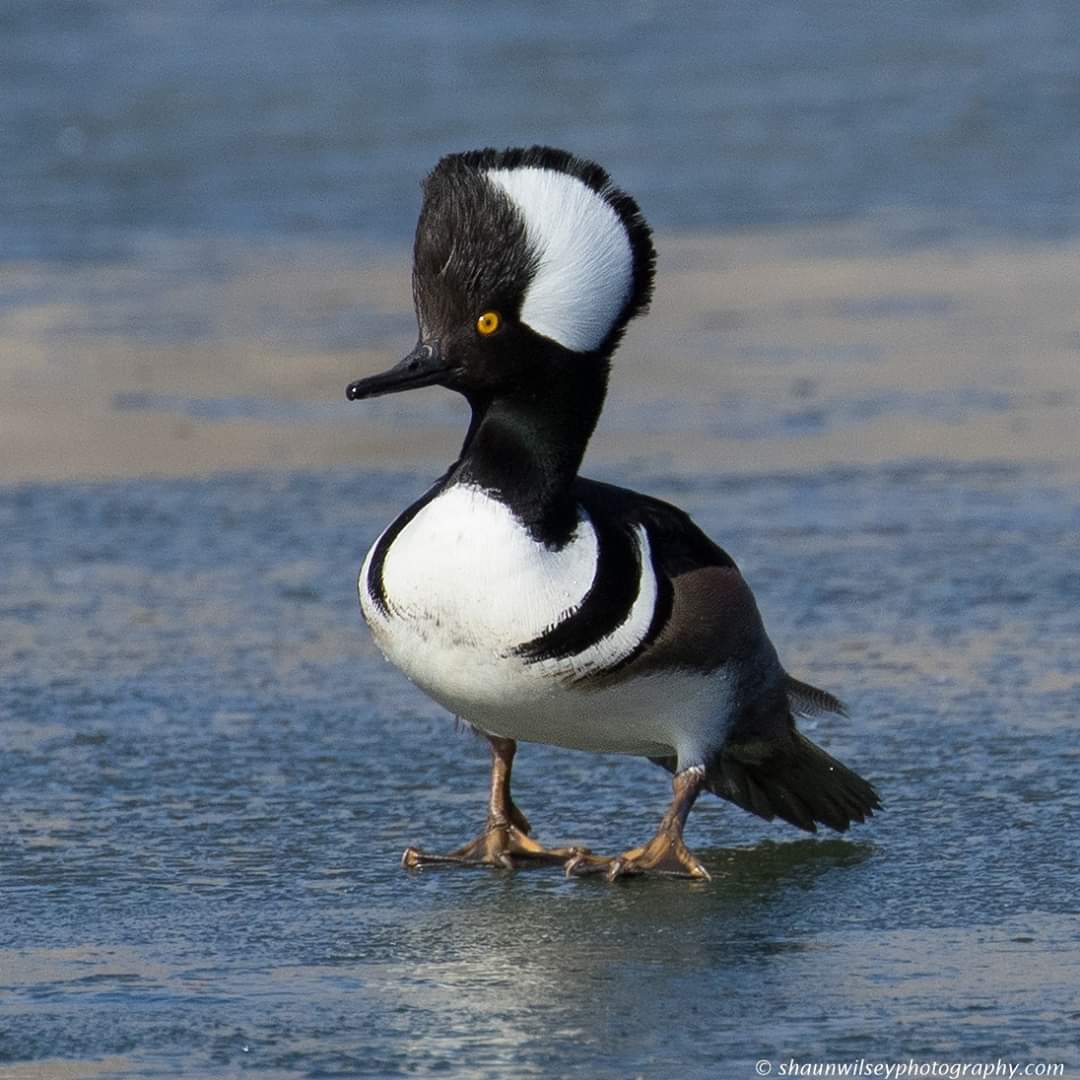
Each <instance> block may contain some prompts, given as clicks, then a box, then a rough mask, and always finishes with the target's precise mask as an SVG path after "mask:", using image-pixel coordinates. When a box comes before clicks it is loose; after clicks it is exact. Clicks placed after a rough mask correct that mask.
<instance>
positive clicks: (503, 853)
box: [401, 823, 587, 870]
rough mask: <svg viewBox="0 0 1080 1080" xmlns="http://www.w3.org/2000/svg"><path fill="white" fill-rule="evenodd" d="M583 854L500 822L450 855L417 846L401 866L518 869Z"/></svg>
mask: <svg viewBox="0 0 1080 1080" xmlns="http://www.w3.org/2000/svg"><path fill="white" fill-rule="evenodd" d="M584 854H587V851H586V849H585V848H574V847H565V848H546V847H544V845H543V844H539V843H537V842H536V841H535V840H533V839H531V838H530V837H529V836H528V834H527V833H525V832H524V831H523V830H522V829H520V828H518V826H517V825H511V824H507V823H498V824H494V825H491V826H490V827H489V828H488V829H487V830H486V831H484V832H483V833H481V834H480V835H479V836H478V837H477V838H476V839H475V840H473V841H471V842H470V843H468V844H465V845H464V846H462V847H459V848H457V849H456V850H455V851H451V852H450V853H449V854H447V855H436V854H431V853H428V852H425V851H421V850H420V849H419V848H415V847H410V848H406V849H405V853H404V854H403V855H402V856H401V865H402V866H404V867H405V868H406V869H408V870H421V869H423V868H424V867H426V866H493V867H496V868H497V869H503V870H516V869H518V868H519V867H523V866H542V865H548V864H551V863H565V862H566V861H567V860H568V859H574V858H576V857H578V856H580V855H584Z"/></svg>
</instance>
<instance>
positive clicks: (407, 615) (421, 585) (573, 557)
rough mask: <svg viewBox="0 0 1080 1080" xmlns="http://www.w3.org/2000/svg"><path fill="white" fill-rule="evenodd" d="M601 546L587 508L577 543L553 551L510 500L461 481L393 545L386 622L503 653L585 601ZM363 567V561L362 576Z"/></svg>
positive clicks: (443, 641) (430, 638) (386, 575)
mask: <svg viewBox="0 0 1080 1080" xmlns="http://www.w3.org/2000/svg"><path fill="white" fill-rule="evenodd" d="M596 555H597V543H596V533H595V531H594V530H593V527H592V525H591V524H590V522H589V521H588V519H587V518H586V517H585V516H584V515H582V517H581V519H580V520H579V522H578V527H577V531H576V532H575V533H574V535H573V537H572V538H571V540H570V542H569V543H568V544H567V545H565V546H564V547H563V548H562V549H561V550H559V551H550V550H548V549H547V548H545V547H544V546H543V545H542V544H538V543H537V542H536V541H535V540H534V539H533V538H532V537H531V536H530V535H529V533H528V532H527V531H526V529H525V527H524V526H523V525H522V524H521V523H520V522H519V521H517V519H516V518H515V517H514V516H513V514H512V513H511V512H510V510H509V509H508V508H507V507H506V506H505V505H504V504H503V503H501V502H499V501H498V500H497V499H493V498H491V497H490V496H488V495H486V494H485V493H484V492H483V491H481V490H480V489H478V488H474V487H469V486H466V485H454V486H452V487H450V488H448V489H447V490H446V491H445V492H443V493H442V494H441V495H439V496H438V497H437V498H435V499H433V500H432V501H431V502H429V503H428V504H427V505H426V506H425V507H424V508H423V509H422V510H420V512H419V513H418V514H417V515H416V516H415V517H414V518H413V519H412V521H410V522H409V524H408V525H406V526H405V528H404V529H402V531H401V532H400V533H399V534H398V536H397V537H396V538H395V539H394V542H393V544H391V545H390V550H389V551H388V552H387V554H386V558H385V560H384V562H383V591H384V593H385V595H386V599H387V607H388V608H389V612H390V619H389V621H390V622H398V623H402V624H406V625H408V626H410V627H411V628H412V633H413V634H415V635H416V636H417V637H418V638H420V639H423V640H424V641H426V642H427V644H428V648H429V649H432V650H437V649H439V648H447V647H453V648H466V649H469V650H474V651H476V652H477V653H490V654H492V655H496V654H501V653H503V652H505V651H506V650H507V649H508V648H510V647H512V646H514V645H516V644H520V643H522V642H525V641H529V640H530V639H532V638H534V637H537V636H539V635H540V634H542V633H543V632H544V631H545V630H546V629H548V628H549V627H550V626H552V625H553V624H554V623H556V622H558V621H559V619H560V618H561V617H562V616H563V615H565V614H566V612H567V611H569V610H571V609H573V608H574V607H576V606H577V605H578V604H579V603H580V602H581V600H582V598H583V597H584V596H585V594H586V592H588V590H589V586H590V585H591V584H592V579H593V575H594V573H595V570H596ZM366 571H367V567H366V565H365V569H364V573H363V574H362V575H361V577H362V578H364V577H366ZM364 591H365V590H363V589H361V595H362V597H363V593H364ZM364 599H365V601H366V599H367V598H364ZM369 606H370V604H366V606H365V608H364V614H365V616H366V617H367V618H368V620H369V622H370V621H372V614H371V612H369V611H368V607H369Z"/></svg>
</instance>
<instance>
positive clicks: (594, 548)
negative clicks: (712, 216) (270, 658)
mask: <svg viewBox="0 0 1080 1080" xmlns="http://www.w3.org/2000/svg"><path fill="white" fill-rule="evenodd" d="M654 263H655V253H654V251H653V246H652V240H651V234H650V230H649V227H648V225H647V224H646V223H645V220H644V218H643V217H642V216H641V213H640V211H639V210H638V207H637V204H636V203H635V202H634V200H633V199H631V198H630V196H628V195H626V194H625V193H624V192H622V191H620V190H618V189H617V188H615V187H614V186H613V185H612V183H611V181H610V179H609V178H608V175H607V174H606V173H605V172H604V171H603V169H601V168H600V167H599V166H597V165H595V164H593V163H592V162H589V161H584V160H581V159H580V158H577V157H574V156H572V155H571V154H569V153H566V152H564V151H561V150H554V149H551V148H548V147H532V148H530V149H513V150H505V151H496V150H490V149H489V150H478V151H473V152H470V153H465V154H453V155H450V156H448V157H445V158H443V159H442V161H440V162H439V164H438V165H437V166H436V167H435V169H434V171H433V172H432V173H431V175H430V176H429V177H428V178H427V181H426V184H425V187H424V203H423V208H422V210H421V212H420V220H419V223H418V225H417V229H416V243H415V249H414V263H413V297H414V301H415V305H416V314H417V319H418V323H419V330H420V336H419V341H418V342H417V345H416V347H415V348H414V349H413V350H412V352H410V353H409V354H408V356H406V357H405V358H404V360H402V361H401V362H400V363H399V364H397V365H396V366H395V367H393V368H391V369H390V370H389V371H386V372H384V373H382V374H380V375H373V376H371V377H370V378H366V379H361V380H359V381H358V382H354V383H352V384H351V385H350V386H349V387H348V390H347V396H348V397H349V399H350V400H352V401H357V400H360V399H362V398H369V397H376V396H378V395H381V394H390V393H396V392H397V391H400V390H409V389H413V388H414V387H420V386H432V385H437V386H444V387H447V388H448V389H451V390H456V391H457V392H458V393H460V394H462V395H464V397H465V399H466V400H467V401H468V403H469V405H470V407H471V409H472V419H471V422H470V424H469V429H468V432H467V434H466V436H465V442H464V444H463V446H462V448H461V453H460V455H459V456H458V459H457V460H456V461H455V462H454V463H453V464H452V465H451V466H450V468H449V470H448V471H447V472H446V474H445V475H444V476H443V477H442V479H440V480H439V481H438V482H437V483H436V484H435V485H434V486H433V487H432V488H431V489H430V490H429V491H428V492H427V493H426V494H425V495H423V496H422V497H421V498H420V499H419V500H417V501H416V502H415V503H413V505H412V506H410V507H409V508H408V509H407V510H405V512H404V513H402V514H401V515H400V516H399V517H398V518H397V520H396V521H394V522H393V523H392V524H391V525H390V526H389V527H388V528H387V529H386V530H385V531H384V532H383V533H382V535H381V536H380V537H379V538H378V539H377V540H376V541H375V544H374V545H373V547H372V548H371V550H370V551H369V552H368V555H367V558H366V560H365V561H364V565H363V569H362V570H361V572H360V581H359V588H360V604H361V607H362V609H363V613H364V617H365V618H366V619H367V621H368V624H369V625H370V627H371V631H372V633H373V635H374V637H375V641H376V642H377V644H378V645H379V648H380V649H382V651H383V652H384V653H385V654H386V656H387V657H388V658H389V659H390V660H392V661H393V662H394V663H395V664H396V665H397V666H398V667H399V668H401V670H402V671H403V672H404V673H405V674H406V675H407V676H408V677H409V678H410V679H411V680H412V681H413V682H414V683H416V684H417V686H419V687H420V688H421V689H423V690H424V691H425V692H426V693H427V694H429V695H430V696H431V697H432V698H434V700H435V701H437V702H439V703H440V704H441V705H444V706H445V707H446V708H447V709H449V710H450V711H451V712H452V713H454V714H456V715H457V716H458V717H460V718H461V720H463V721H464V722H465V723H466V724H467V725H468V726H469V727H471V728H473V729H474V730H475V731H477V732H479V733H481V734H483V735H484V736H486V737H487V739H488V742H489V743H490V745H491V754H492V771H491V789H490V796H489V801H488V811H487V825H486V828H485V830H484V832H483V833H482V834H481V835H480V836H479V837H478V838H477V839H476V840H474V841H472V842H471V843H469V844H467V845H465V846H464V847H462V848H459V849H458V850H456V851H454V852H452V853H450V854H449V855H432V854H429V853H425V852H422V851H420V850H419V849H417V848H409V849H408V850H407V851H406V852H405V854H404V856H403V860H402V861H403V863H404V865H406V866H408V867H422V866H426V865H432V864H440V863H458V864H479V865H489V866H501V867H514V866H518V865H521V864H524V863H528V862H532V861H540V862H561V863H565V865H566V870H567V873H589V872H605V873H606V874H607V875H608V877H609V878H616V877H619V876H621V875H625V874H636V873H652V874H661V875H669V876H679V877H691V878H708V876H709V874H708V872H707V871H706V869H705V867H704V866H702V864H701V863H700V862H699V861H698V859H697V858H696V857H695V856H694V855H693V854H692V853H691V852H690V851H689V850H688V849H687V847H686V845H685V844H684V843H683V838H682V832H683V825H684V823H685V821H686V817H687V815H688V814H689V812H690V808H691V807H692V806H693V804H694V801H695V800H696V799H697V797H698V795H699V793H700V792H701V791H703V790H708V791H712V792H713V793H714V794H716V795H720V796H722V797H723V798H725V799H728V800H730V801H731V802H733V803H735V804H736V805H738V806H741V807H743V808H744V809H745V810H749V811H750V812H752V813H754V814H758V815H760V816H761V817H763V818H765V819H767V820H772V819H773V818H774V817H780V818H783V819H784V820H785V821H788V822H791V824H793V825H796V826H798V827H799V828H801V829H806V830H808V831H810V832H814V831H816V828H817V823H819V822H820V823H822V824H824V825H828V826H829V827H831V828H833V829H836V830H838V831H843V830H845V829H847V827H848V825H849V824H850V823H851V822H852V821H863V820H865V819H866V818H867V817H868V816H869V815H870V814H871V813H872V812H873V811H874V810H875V809H878V808H879V805H880V804H879V802H878V797H877V794H876V793H875V791H874V789H873V788H872V787H871V786H870V784H868V783H867V782H866V781H865V780H863V779H862V778H861V777H859V776H857V775H856V774H855V773H854V772H852V771H851V770H850V769H848V768H846V767H845V766H843V765H841V764H840V762H838V761H836V760H834V759H833V758H831V757H830V756H829V755H828V754H826V753H825V752H824V751H822V750H821V749H819V748H818V747H817V746H815V745H814V744H813V743H812V742H810V741H809V740H808V739H806V738H805V737H804V736H803V735H801V734H800V733H799V732H798V731H797V730H796V728H795V721H794V716H795V715H796V714H800V715H807V714H813V713H821V712H841V711H842V706H841V705H840V703H839V702H838V701H837V700H836V698H834V697H833V696H832V695H831V694H828V693H826V692H825V691H823V690H818V689H816V688H815V687H812V686H809V685H807V684H806V683H802V682H799V681H797V680H796V679H793V678H792V677H791V676H790V675H788V674H787V673H786V672H785V671H784V669H783V667H781V665H780V661H779V660H778V659H777V655H776V651H775V649H774V648H773V645H772V643H771V642H770V641H769V638H768V637H767V636H766V633H765V629H764V626H763V625H762V621H761V617H760V615H759V614H758V609H757V605H756V604H755V602H754V598H753V595H752V594H751V592H750V589H749V587H748V586H747V584H746V582H745V581H744V580H743V578H742V575H741V574H740V573H739V570H738V568H737V567H736V565H735V563H734V562H733V561H732V559H731V558H730V556H729V555H727V553H726V552H724V551H723V550H721V549H720V548H719V547H717V546H716V544H714V543H713V542H712V541H711V540H710V539H709V538H708V537H707V536H705V535H704V533H702V532H701V531H700V530H699V529H698V528H697V526H696V525H694V523H693V522H692V521H691V520H690V518H689V516H688V515H687V514H685V513H684V512H683V511H682V510H679V509H677V508H676V507H674V506H671V505H669V504H668V503H665V502H661V501H659V500H658V499H654V498H650V497H649V496H647V495H639V494H638V493H637V492H634V491H629V490H627V489H625V488H620V487H614V486H612V485H610V484H602V483H598V482H596V481H594V480H586V479H585V478H584V477H581V476H578V468H579V466H580V464H581V459H582V456H583V455H584V453H585V447H586V444H587V443H588V441H589V437H590V436H591V435H592V432H593V428H594V426H595V424H596V421H597V418H598V417H599V415H600V409H601V406H602V405H603V401H604V393H605V390H606V387H607V377H608V368H609V363H610V359H611V355H612V353H613V352H614V351H615V348H616V346H617V345H618V343H619V340H620V338H621V337H622V334H623V331H624V329H625V327H626V324H627V323H628V322H629V320H630V319H631V318H632V317H633V316H634V315H636V314H638V313H639V312H640V311H642V310H643V309H644V308H645V307H646V305H647V303H648V301H649V297H650V294H651V292H652V282H653V270H654ZM518 740H525V741H528V742H544V743H552V744H554V745H556V746H564V747H572V748H574V749H578V750H594V751H600V752H612V753H622V754H638V755H641V756H644V757H648V758H650V759H652V760H653V761H655V762H656V763H657V764H658V765H661V766H663V767H664V768H665V769H667V770H668V771H669V772H671V773H672V774H673V776H674V779H673V781H672V787H673V789H674V798H673V800H672V802H671V805H670V807H669V809H668V811H667V813H666V814H665V815H664V818H663V820H662V821H661V823H660V827H659V829H658V831H657V833H656V835H655V836H654V837H653V838H652V839H651V840H650V841H649V842H648V843H647V844H645V845H644V846H642V847H637V848H634V849H632V850H630V851H627V852H625V853H624V854H622V855H620V856H618V857H616V858H602V857H599V856H594V855H591V854H590V853H588V852H587V851H586V850H584V849H579V848H547V847H543V846H542V845H540V844H539V843H537V842H536V841H535V840H534V839H532V838H531V836H530V835H529V832H530V827H529V823H528V821H527V820H526V818H525V817H524V815H523V814H522V813H521V811H520V810H519V809H518V808H517V807H516V806H515V805H514V802H513V801H512V799H511V797H510V770H511V765H512V763H513V758H514V753H515V750H516V744H517V741H518Z"/></svg>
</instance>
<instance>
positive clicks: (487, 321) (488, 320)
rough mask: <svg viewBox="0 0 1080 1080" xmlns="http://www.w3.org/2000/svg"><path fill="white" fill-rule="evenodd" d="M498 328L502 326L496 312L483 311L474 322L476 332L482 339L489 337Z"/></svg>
mask: <svg viewBox="0 0 1080 1080" xmlns="http://www.w3.org/2000/svg"><path fill="white" fill-rule="evenodd" d="M500 326H502V319H501V318H500V317H499V313H498V312H497V311H485V312H484V314H483V315H481V316H480V318H479V319H477V320H476V332H477V333H478V334H483V335H484V337H490V336H491V335H492V334H494V333H495V331H496V330H498V329H499V327H500Z"/></svg>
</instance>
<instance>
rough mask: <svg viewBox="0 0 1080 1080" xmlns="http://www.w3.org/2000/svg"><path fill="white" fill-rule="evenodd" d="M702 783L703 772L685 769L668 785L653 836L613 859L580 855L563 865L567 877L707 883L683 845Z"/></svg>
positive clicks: (706, 873)
mask: <svg viewBox="0 0 1080 1080" xmlns="http://www.w3.org/2000/svg"><path fill="white" fill-rule="evenodd" d="M704 783H705V772H704V770H703V769H687V770H685V771H684V772H681V773H678V774H677V775H676V776H675V777H674V779H673V780H672V781H671V788H672V791H673V792H674V797H673V798H672V800H671V805H670V806H669V807H668V809H667V813H666V814H664V817H663V820H662V821H661V822H660V827H659V828H658V829H657V830H656V835H655V836H654V837H653V838H652V839H651V840H650V841H649V842H648V843H647V844H644V845H642V846H641V847H636V848H631V849H630V850H629V851H624V852H623V853H622V854H621V855H618V856H616V857H615V858H613V859H612V858H605V857H604V856H601V855H590V854H588V853H587V852H582V853H581V854H579V855H576V856H574V857H573V858H572V859H570V860H569V862H567V864H566V873H567V875H568V876H569V875H570V874H601V873H602V874H606V875H607V879H608V881H614V880H615V879H616V878H620V877H627V876H629V875H632V874H650V875H653V876H657V877H681V878H696V879H698V880H701V881H708V880H709V872H708V870H706V869H705V867H704V866H702V865H701V863H700V862H699V861H698V859H697V857H696V856H695V855H694V854H693V852H691V851H690V849H689V848H688V847H687V846H686V844H685V843H683V838H682V834H683V826H684V825H685V824H686V818H687V815H688V814H689V813H690V808H691V807H692V806H693V805H694V802H695V801H696V799H697V797H698V795H699V794H700V792H701V788H702V786H703V785H704Z"/></svg>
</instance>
